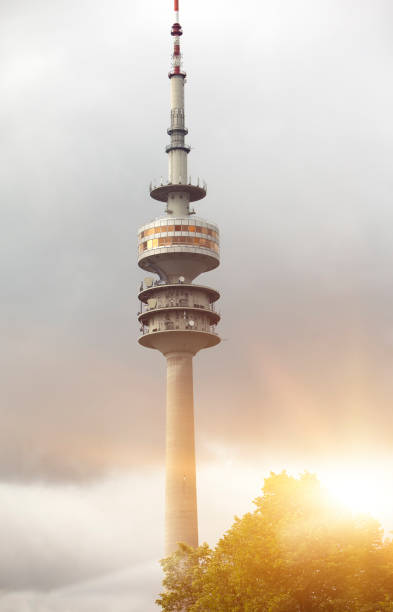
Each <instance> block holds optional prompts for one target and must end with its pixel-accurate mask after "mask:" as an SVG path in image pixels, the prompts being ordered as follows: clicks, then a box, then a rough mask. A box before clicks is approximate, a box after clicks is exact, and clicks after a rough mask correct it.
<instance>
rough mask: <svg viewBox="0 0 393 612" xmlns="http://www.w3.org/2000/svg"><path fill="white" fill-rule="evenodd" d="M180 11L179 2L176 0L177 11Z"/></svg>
mask: <svg viewBox="0 0 393 612" xmlns="http://www.w3.org/2000/svg"><path fill="white" fill-rule="evenodd" d="M178 10H179V0H175V11H178Z"/></svg>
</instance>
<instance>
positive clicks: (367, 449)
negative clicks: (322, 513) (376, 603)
mask: <svg viewBox="0 0 393 612" xmlns="http://www.w3.org/2000/svg"><path fill="white" fill-rule="evenodd" d="M171 8H172V7H171V2H170V0H168V1H167V2H162V0H161V1H160V2H159V1H158V0H149V1H147V2H146V1H144V2H138V3H137V2H134V1H132V0H128V1H126V0H111V1H109V0H78V1H76V0H67V2H66V1H65V0H46V1H44V0H35V2H34V3H31V2H28V1H27V0H13V1H12V2H11V1H9V0H3V2H2V3H1V7H0V49H1V69H0V134H1V138H0V143H1V144H0V198H1V208H0V210H1V213H0V214H1V228H2V229H1V232H2V240H1V247H0V248H1V257H0V266H1V269H0V278H1V283H0V292H1V301H0V303H1V310H2V316H1V319H0V325H1V336H2V342H1V353H0V359H1V370H0V371H1V378H2V384H1V398H0V399H1V401H0V405H1V412H2V427H1V431H0V476H1V481H2V483H1V485H0V499H1V504H0V541H1V542H2V547H1V553H0V588H1V589H3V591H2V592H1V594H0V611H1V612H24V611H25V610H31V609H36V610H38V611H39V612H47V611H48V612H49V611H50V612H66V611H68V610H69V609H72V610H73V612H90V611H93V610H94V612H100V611H101V610H102V611H103V612H106V611H107V610H110V611H111V612H123V611H126V610H127V612H130V611H132V610H135V611H140V610H143V611H147V612H149V611H150V610H154V606H153V603H152V602H153V601H154V596H155V593H156V592H157V590H158V589H159V588H160V585H159V583H160V570H159V567H158V565H157V563H156V562H157V560H158V559H159V558H160V557H161V556H162V551H163V510H164V494H163V491H164V482H163V476H164V472H163V466H164V425H165V423H164V408H165V367H164V361H163V359H162V357H161V356H160V355H159V354H155V353H154V352H153V351H147V350H143V349H142V348H140V347H139V346H138V345H137V342H136V340H137V335H138V324H137V321H136V312H137V309H138V306H137V300H136V294H137V289H138V287H139V284H140V280H141V279H142V278H143V276H144V274H143V273H142V271H141V270H138V268H137V266H136V232H137V228H138V227H139V225H141V224H143V223H145V222H148V220H149V219H150V218H151V219H152V218H154V217H155V216H157V215H159V214H161V213H162V210H163V208H162V207H161V206H160V205H159V204H158V203H156V202H154V201H152V200H150V198H149V197H148V185H149V183H150V181H151V180H152V179H154V178H158V179H159V178H160V176H164V177H165V176H166V173H167V168H166V163H167V160H166V155H165V152H164V146H165V144H166V142H167V136H166V128H167V124H168V117H169V85H168V79H167V72H168V69H169V60H170V52H171V49H170V44H171V41H170V36H169V32H170V25H171V19H172V14H171ZM181 17H182V19H181V21H182V25H183V30H184V36H183V40H182V44H183V53H184V67H185V69H186V71H187V73H188V75H189V79H188V84H187V93H186V96H187V98H186V112H187V125H188V127H189V130H190V134H189V142H190V144H191V145H192V146H193V149H192V152H191V156H190V171H191V173H192V175H193V176H198V175H199V176H201V177H203V178H204V179H206V180H207V183H208V187H209V192H208V197H207V199H206V200H204V201H202V202H201V203H200V205H199V206H198V213H199V214H200V215H201V216H204V217H206V218H207V219H210V220H212V221H215V222H217V223H218V224H219V227H220V229H221V244H222V252H221V256H222V264H221V266H220V268H218V270H217V271H215V272H213V273H210V274H209V278H207V277H206V283H207V284H210V285H211V286H213V287H218V288H219V289H220V291H221V294H222V299H221V301H220V309H221V313H222V323H221V324H220V333H221V335H222V338H223V340H224V341H223V342H222V344H221V345H220V346H219V347H218V348H217V349H214V350H212V351H206V352H205V353H202V354H200V355H199V356H198V357H197V358H196V360H195V381H196V432H197V457H198V466H199V472H198V487H199V488H198V495H199V510H200V537H201V540H202V541H204V540H207V541H209V542H210V543H214V541H215V540H216V538H217V537H218V536H219V535H220V534H222V533H223V531H224V530H225V529H227V528H228V527H229V526H230V524H231V522H232V517H233V515H234V514H242V513H243V512H245V511H246V510H248V509H249V508H250V507H251V500H252V499H253V498H255V497H256V496H257V495H258V494H259V491H260V488H261V486H262V483H263V478H264V476H266V475H268V473H269V472H270V470H280V469H283V468H286V469H288V470H289V471H292V472H298V471H302V470H304V469H307V470H309V471H316V472H317V474H319V475H320V477H321V479H322V480H323V481H324V478H325V479H326V484H327V485H328V484H329V483H330V482H331V480H332V478H334V475H335V474H339V473H340V474H341V475H342V474H344V475H346V474H347V475H348V479H349V480H351V479H353V477H354V475H356V477H357V478H358V480H359V479H360V481H362V478H363V477H364V476H365V475H367V478H364V491H365V492H366V494H367V492H368V491H370V492H372V495H371V494H370V497H373V498H374V500H375V499H378V500H379V502H378V504H374V505H373V506H372V507H370V508H366V510H367V509H368V510H370V511H372V512H373V514H374V516H376V518H379V519H380V520H381V521H382V522H383V524H384V526H385V528H386V530H389V529H392V528H393V519H392V510H393V498H392V495H391V493H390V489H391V481H392V476H393V454H392V450H391V448H392V433H391V432H392V426H393V414H392V409H391V408H392V404H393V378H392V374H391V373H392V365H393V315H392V313H393V283H392V263H393V240H392V222H393V207H392V192H393V178H392V169H391V168H392V156H393V116H392V112H391V109H392V106H393V85H392V79H391V74H392V71H393V53H392V40H393V37H392V25H391V24H392V21H393V9H392V5H391V3H390V2H389V1H388V0H374V1H373V2H371V1H365V0H358V1H357V2H354V1H353V0H330V1H329V2H325V1H323V0H295V1H294V0H280V1H276V2H266V1H265V0H258V1H257V0H249V2H248V3H247V5H245V4H240V5H239V3H238V2H232V1H230V2H228V0H226V1H224V0H216V1H215V2H214V3H211V2H207V0H199V2H191V1H190V0H182V5H181ZM332 475H333V476H332ZM370 487H371V488H370ZM33 606H35V608H33Z"/></svg>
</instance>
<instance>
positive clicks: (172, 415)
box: [165, 352, 198, 555]
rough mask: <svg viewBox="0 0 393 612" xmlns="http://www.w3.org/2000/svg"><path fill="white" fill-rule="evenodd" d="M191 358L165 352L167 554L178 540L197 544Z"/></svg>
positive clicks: (192, 544) (186, 354) (173, 549)
mask: <svg viewBox="0 0 393 612" xmlns="http://www.w3.org/2000/svg"><path fill="white" fill-rule="evenodd" d="M192 357H193V355H192V354H191V353H183V352H174V353H169V354H167V355H166V359H167V404H166V411H167V425H166V507H165V554H166V555H170V554H171V553H173V552H174V551H175V550H176V549H177V544H178V542H185V543H186V544H189V545H191V546H198V516H197V499H196V473H195V443H194V394H193V380H192Z"/></svg>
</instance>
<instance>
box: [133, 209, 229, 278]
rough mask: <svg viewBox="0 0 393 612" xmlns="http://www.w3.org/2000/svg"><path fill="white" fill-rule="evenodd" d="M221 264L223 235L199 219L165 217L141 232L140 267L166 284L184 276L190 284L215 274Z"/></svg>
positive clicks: (141, 229) (139, 239)
mask: <svg viewBox="0 0 393 612" xmlns="http://www.w3.org/2000/svg"><path fill="white" fill-rule="evenodd" d="M168 205H170V204H168ZM180 254H181V256H179V255H180ZM219 263H220V246H219V231H218V227H217V226H216V225H215V224H213V223H208V222H207V221H204V220H203V219H199V218H194V219H190V217H176V218H170V217H164V218H162V219H157V220H156V221H154V222H152V223H149V224H148V225H144V226H142V227H141V228H140V230H139V234H138V264H139V266H140V267H141V268H143V269H144V270H147V271H148V272H154V273H156V274H158V275H159V276H160V277H161V278H162V279H163V280H168V279H169V280H170V282H173V279H176V280H177V279H178V278H179V277H180V276H184V277H185V280H186V281H187V282H189V281H192V280H193V279H194V278H195V277H196V276H198V275H199V274H202V273H203V272H208V271H209V270H214V268H217V266H218V265H219Z"/></svg>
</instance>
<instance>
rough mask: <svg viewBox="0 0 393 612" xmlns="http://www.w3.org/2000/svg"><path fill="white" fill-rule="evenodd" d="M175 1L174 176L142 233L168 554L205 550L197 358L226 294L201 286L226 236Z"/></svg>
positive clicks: (143, 292)
mask: <svg viewBox="0 0 393 612" xmlns="http://www.w3.org/2000/svg"><path fill="white" fill-rule="evenodd" d="M174 3H175V23H174V24H173V26H172V31H171V35H172V37H173V43H174V45H173V56H172V68H171V71H170V72H169V80H170V100H171V113H170V127H169V128H168V134H169V136H170V144H168V145H167V147H166V152H167V154H168V159H169V177H168V181H166V182H164V181H163V180H161V182H160V184H159V185H150V196H151V197H152V198H153V199H154V200H158V202H164V203H165V214H163V216H161V217H159V218H157V219H155V220H154V221H153V222H151V223H148V224H147V225H143V226H142V227H141V228H140V229H139V232H138V265H139V266H140V267H141V268H142V269H143V270H146V271H147V272H150V273H153V274H156V275H158V279H157V278H156V279H155V278H152V277H148V278H145V279H144V281H143V283H142V285H141V288H140V293H139V296H138V297H139V300H140V312H139V315H138V320H139V322H140V325H141V332H142V335H141V336H140V338H139V343H140V344H141V345H142V346H145V347H148V348H152V349H157V350H158V351H160V352H161V353H162V354H163V355H164V357H165V358H166V365H167V399H166V416H167V422H166V508H165V554H166V555H170V554H171V553H173V552H174V551H175V550H176V549H177V544H178V542H185V543H186V544H189V545H191V546H197V545H198V517H197V498H196V473H195V441H194V398H193V375H192V358H193V356H194V355H196V353H197V352H198V351H200V350H201V349H205V348H210V347H212V346H215V345H217V344H218V343H219V342H220V338H219V337H218V335H217V334H216V332H215V326H216V324H217V323H218V321H219V320H220V316H219V314H218V313H217V312H216V310H215V307H214V303H215V302H216V301H217V300H218V299H219V297H220V295H219V293H218V292H217V291H216V290H215V289H211V288H209V287H205V286H204V285H198V284H195V283H194V282H193V281H194V280H195V279H196V277H197V276H199V275H200V274H202V273H203V272H208V271H209V270H213V269H214V268H217V266H218V265H219V262H220V260H219V231H218V227H217V226H216V225H215V224H214V223H210V222H208V221H206V220H205V219H202V218H201V217H198V216H195V211H194V209H193V208H192V207H191V203H192V202H197V201H198V200H202V198H204V197H205V196H206V184H201V183H200V181H199V178H198V180H197V181H192V179H191V177H189V176H188V171H187V157H188V154H189V152H190V146H189V145H188V144H186V143H185V136H186V134H187V133H188V130H187V128H186V127H185V120H184V117H185V115H184V84H185V81H186V73H185V72H184V71H183V69H182V56H181V53H180V37H181V36H182V34H183V32H182V28H181V25H180V23H179V0H174Z"/></svg>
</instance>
